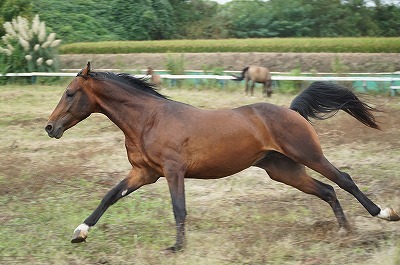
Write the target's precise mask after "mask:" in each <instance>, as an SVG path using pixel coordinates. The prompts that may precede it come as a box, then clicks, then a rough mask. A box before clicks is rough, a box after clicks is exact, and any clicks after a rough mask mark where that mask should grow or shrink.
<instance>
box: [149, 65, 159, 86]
mask: <svg viewBox="0 0 400 265" xmlns="http://www.w3.org/2000/svg"><path fill="white" fill-rule="evenodd" d="M146 74H147V75H150V76H151V77H150V81H151V83H152V84H154V85H155V86H157V87H160V86H161V76H160V75H158V74H156V73H154V71H153V68H151V67H148V68H147V73H146Z"/></svg>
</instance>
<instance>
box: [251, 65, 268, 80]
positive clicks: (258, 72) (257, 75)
mask: <svg viewBox="0 0 400 265" xmlns="http://www.w3.org/2000/svg"><path fill="white" fill-rule="evenodd" d="M248 74H249V76H250V78H251V79H252V80H253V81H255V82H258V83H264V82H266V81H268V80H270V79H271V73H270V72H269V70H268V68H266V67H262V66H256V65H251V66H250V67H249V69H248Z"/></svg>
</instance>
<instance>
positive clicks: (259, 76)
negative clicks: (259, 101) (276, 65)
mask: <svg viewBox="0 0 400 265" xmlns="http://www.w3.org/2000/svg"><path fill="white" fill-rule="evenodd" d="M233 77H235V79H233V80H235V81H242V80H243V79H246V80H245V82H246V89H245V93H246V95H247V94H248V92H249V81H251V87H250V94H251V95H252V96H253V94H254V85H255V83H262V84H263V86H264V87H263V94H264V95H267V97H271V95H272V80H271V73H270V72H269V70H268V68H266V67H261V66H256V65H250V66H247V67H245V68H244V69H243V70H242V76H233Z"/></svg>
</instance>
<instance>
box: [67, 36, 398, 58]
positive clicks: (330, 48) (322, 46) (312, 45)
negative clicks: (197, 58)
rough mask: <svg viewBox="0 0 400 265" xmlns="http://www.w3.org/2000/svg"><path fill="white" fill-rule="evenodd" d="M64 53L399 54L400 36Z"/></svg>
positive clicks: (81, 48)
mask: <svg viewBox="0 0 400 265" xmlns="http://www.w3.org/2000/svg"><path fill="white" fill-rule="evenodd" d="M60 52H61V53H63V54H77V53H78V54H84V53H87V54H109V53H185V52H188V53H189V52H190V53H201V52H337V53H339V52H352V53H356V52H362V53H398V52H400V38H270V39H265V38H264V39H218V40H162V41H106V42H85V43H84V42H82V43H71V44H65V45H62V46H61V48H60Z"/></svg>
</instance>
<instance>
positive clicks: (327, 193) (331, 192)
mask: <svg viewBox="0 0 400 265" xmlns="http://www.w3.org/2000/svg"><path fill="white" fill-rule="evenodd" d="M320 185H321V186H322V187H323V188H322V189H320V190H321V192H320V198H321V199H322V200H324V201H326V202H328V203H333V202H336V201H337V196H336V192H335V189H334V188H333V187H332V186H331V185H328V184H325V183H320Z"/></svg>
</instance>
